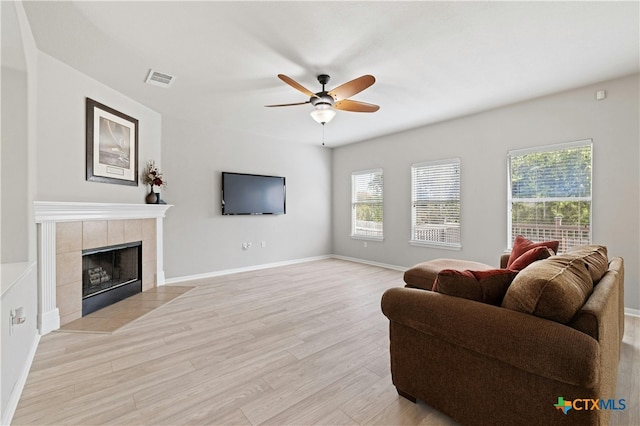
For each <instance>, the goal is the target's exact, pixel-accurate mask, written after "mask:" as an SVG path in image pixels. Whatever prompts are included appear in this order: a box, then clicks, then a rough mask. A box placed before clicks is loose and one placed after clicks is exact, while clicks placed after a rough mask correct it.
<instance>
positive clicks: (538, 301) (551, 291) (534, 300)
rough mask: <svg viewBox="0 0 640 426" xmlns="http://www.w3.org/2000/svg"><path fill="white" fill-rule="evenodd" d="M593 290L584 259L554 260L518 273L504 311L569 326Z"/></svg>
mask: <svg viewBox="0 0 640 426" xmlns="http://www.w3.org/2000/svg"><path fill="white" fill-rule="evenodd" d="M592 290H593V282H592V279H591V275H590V274H589V270H588V269H587V266H586V264H585V262H584V260H583V259H582V258H581V257H578V256H574V255H571V254H563V255H558V256H552V257H549V258H548V259H544V260H541V261H538V262H534V263H532V264H531V265H529V266H528V267H526V268H525V269H523V270H522V271H520V272H519V273H518V275H517V276H516V277H515V279H514V280H513V282H512V283H511V285H510V286H509V289H508V290H507V293H506V294H505V297H504V300H503V301H502V307H503V308H507V309H511V310H514V311H519V312H524V313H527V314H532V315H535V316H538V317H541V318H546V319H548V320H552V321H556V322H560V323H563V324H566V323H568V322H569V321H571V319H572V318H573V317H574V316H575V315H576V313H577V312H578V311H579V310H580V308H581V307H582V306H583V305H584V303H585V302H586V300H587V299H588V298H589V296H590V295H591V292H592Z"/></svg>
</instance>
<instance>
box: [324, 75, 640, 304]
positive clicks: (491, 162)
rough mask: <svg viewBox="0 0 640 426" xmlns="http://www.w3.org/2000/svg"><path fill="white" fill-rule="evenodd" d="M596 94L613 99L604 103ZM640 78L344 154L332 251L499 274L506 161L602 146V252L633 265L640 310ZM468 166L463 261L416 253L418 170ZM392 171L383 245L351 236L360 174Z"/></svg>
mask: <svg viewBox="0 0 640 426" xmlns="http://www.w3.org/2000/svg"><path fill="white" fill-rule="evenodd" d="M596 90H606V91H607V99H605V100H603V101H596V100H595V91H596ZM638 93H639V76H638V75H634V76H628V77H625V78H621V79H616V80H612V81H605V82H602V83H601V84H596V85H592V86H588V87H584V88H580V89H577V90H572V91H568V92H564V93H559V94H556V95H553V96H547V97H543V98H539V99H535V100H531V101H528V102H523V103H519V104H516V105H512V106H509V107H505V108H500V109H496V110H492V111H488V112H484V113H481V114H476V115H472V116H468V117H464V118H460V119H456V120H451V121H447V122H443V123H439V124H435V125H431V126H426V127H422V128H419V129H415V130H412V131H407V132H403V133H399V134H394V135H389V136H386V137H381V138H378V139H374V140H370V141H366V142H362V143H358V144H353V145H349V146H345V147H340V148H336V149H335V150H334V154H333V244H334V245H333V248H334V250H333V251H334V253H335V254H338V255H343V256H348V257H355V258H361V259H365V260H369V261H374V262H380V263H386V264H391V265H398V266H403V267H409V266H411V265H414V264H416V263H418V262H422V261H424V260H428V259H433V258H440V257H448V258H460V259H470V260H476V261H480V262H484V263H488V264H492V265H496V266H497V265H498V257H499V255H500V253H501V252H502V251H504V250H505V249H506V247H507V229H506V223H507V186H506V183H507V170H506V155H507V151H508V150H511V149H518V148H524V147H535V146H542V145H549V144H556V143H561V142H569V141H575V140H580V139H588V138H591V139H593V146H594V148H593V200H594V201H593V242H594V243H595V244H604V245H606V246H607V247H608V249H609V253H610V255H612V256H622V257H623V258H624V259H625V272H626V274H625V278H626V279H625V305H626V306H627V307H628V308H632V309H640V287H639V284H638V283H639V278H640V270H639V268H640V264H639V260H640V252H639V241H638V237H637V236H638V233H639V231H640V230H639V226H640V213H639V211H640V209H639V201H640V198H639V195H638V194H639V190H638V187H639V183H640V176H639V172H638V169H639V167H638V166H639V163H638V158H639V152H638V151H639V140H640V135H639V126H640V111H639V105H638V104H639V99H638ZM454 157H459V158H460V160H461V193H462V194H461V209H462V211H461V216H462V217H461V229H462V249H461V250H460V251H452V250H444V249H435V248H424V247H412V246H410V245H409V243H408V241H409V239H410V232H411V225H410V220H411V194H410V189H411V176H410V167H411V164H412V163H416V162H422V161H429V160H437V159H445V158H454ZM375 167H381V168H383V169H384V202H385V209H384V233H385V239H384V241H383V242H380V243H378V242H371V241H369V242H368V244H367V247H366V248H365V247H364V244H363V242H362V241H361V240H355V239H351V238H350V237H349V234H350V224H351V222H350V220H351V216H350V215H351V208H350V197H351V194H350V189H351V188H350V179H351V172H353V171H357V170H364V169H370V168H375Z"/></svg>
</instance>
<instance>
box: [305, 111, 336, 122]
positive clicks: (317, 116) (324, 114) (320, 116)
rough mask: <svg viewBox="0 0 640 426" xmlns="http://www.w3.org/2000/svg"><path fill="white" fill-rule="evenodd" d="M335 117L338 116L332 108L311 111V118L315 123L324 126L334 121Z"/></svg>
mask: <svg viewBox="0 0 640 426" xmlns="http://www.w3.org/2000/svg"><path fill="white" fill-rule="evenodd" d="M335 116H336V112H335V111H334V110H333V109H331V108H330V107H325V108H322V107H319V108H317V109H314V110H313V111H311V118H313V119H314V120H315V121H317V122H318V123H320V124H322V125H324V124H326V123H328V122H330V121H331V120H333V117H335Z"/></svg>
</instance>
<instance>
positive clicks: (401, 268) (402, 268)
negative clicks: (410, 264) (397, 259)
mask: <svg viewBox="0 0 640 426" xmlns="http://www.w3.org/2000/svg"><path fill="white" fill-rule="evenodd" d="M331 257H332V258H334V259H341V260H346V261H349V262H357V263H364V264H365V265H371V266H379V267H381V268H386V269H393V270H396V271H400V272H404V271H406V270H407V269H409V268H407V267H406V266H397V265H390V264H388V263H380V262H374V261H371V260H365V259H358V258H357V257H347V256H341V255H339V254H332V255H331Z"/></svg>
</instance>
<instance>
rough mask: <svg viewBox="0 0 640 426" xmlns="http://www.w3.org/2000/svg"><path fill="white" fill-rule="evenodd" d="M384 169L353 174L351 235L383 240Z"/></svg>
mask: <svg viewBox="0 0 640 426" xmlns="http://www.w3.org/2000/svg"><path fill="white" fill-rule="evenodd" d="M382 186H383V179H382V169H376V170H365V171H361V172H353V173H352V174H351V237H353V238H364V239H373V240H381V239H382V237H383V233H382V210H383V204H382Z"/></svg>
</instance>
